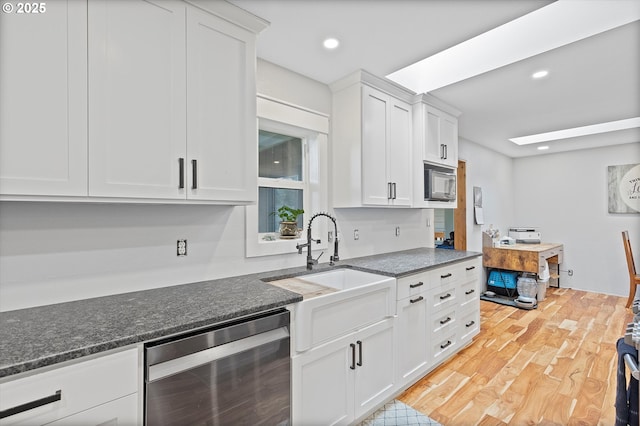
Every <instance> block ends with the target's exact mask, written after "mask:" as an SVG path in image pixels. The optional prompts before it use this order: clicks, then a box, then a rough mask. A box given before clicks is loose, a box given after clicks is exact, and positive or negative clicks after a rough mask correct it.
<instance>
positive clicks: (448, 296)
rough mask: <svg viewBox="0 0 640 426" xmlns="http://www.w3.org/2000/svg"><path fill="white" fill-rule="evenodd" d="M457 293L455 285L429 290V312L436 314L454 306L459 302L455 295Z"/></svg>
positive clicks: (457, 289) (458, 289)
mask: <svg viewBox="0 0 640 426" xmlns="http://www.w3.org/2000/svg"><path fill="white" fill-rule="evenodd" d="M459 291H460V288H456V285H455V283H452V284H449V285H445V286H440V287H437V288H434V289H431V290H429V293H428V295H427V300H428V303H429V305H428V306H429V310H430V312H432V313H436V312H439V311H441V310H442V309H445V308H447V307H450V306H454V305H456V304H457V303H458V302H459V298H458V295H457V293H458V292H459Z"/></svg>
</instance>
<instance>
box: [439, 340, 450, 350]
mask: <svg viewBox="0 0 640 426" xmlns="http://www.w3.org/2000/svg"><path fill="white" fill-rule="evenodd" d="M448 346H451V340H447V343H445V344H444V345H440V349H444V348H446V347H448Z"/></svg>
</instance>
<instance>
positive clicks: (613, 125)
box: [509, 117, 640, 145]
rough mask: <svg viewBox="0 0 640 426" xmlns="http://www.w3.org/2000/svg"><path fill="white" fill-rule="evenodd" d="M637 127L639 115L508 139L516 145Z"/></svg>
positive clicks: (639, 125)
mask: <svg viewBox="0 0 640 426" xmlns="http://www.w3.org/2000/svg"><path fill="white" fill-rule="evenodd" d="M638 127H640V117H634V118H627V119H626V120H618V121H610V122H608V123H599V124H592V125H590V126H582V127H574V128H573V129H564V130H556V131H555V132H547V133H540V134H537V135H529V136H521V137H518V138H511V139H509V140H510V141H511V142H513V143H515V144H517V145H528V144H531V143H538V142H548V141H555V140H558V139H568V138H575V137H578V136H587V135H595V134H598V133H607V132H615V131H617V130H626V129H634V128H638Z"/></svg>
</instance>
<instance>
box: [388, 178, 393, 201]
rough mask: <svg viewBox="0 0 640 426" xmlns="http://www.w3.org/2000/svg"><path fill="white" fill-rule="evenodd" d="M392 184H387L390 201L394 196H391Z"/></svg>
mask: <svg viewBox="0 0 640 426" xmlns="http://www.w3.org/2000/svg"><path fill="white" fill-rule="evenodd" d="M391 185H392V184H391V182H387V198H388V199H389V200H390V199H391V197H392V195H391Z"/></svg>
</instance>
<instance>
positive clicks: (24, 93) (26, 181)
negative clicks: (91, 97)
mask: <svg viewBox="0 0 640 426" xmlns="http://www.w3.org/2000/svg"><path fill="white" fill-rule="evenodd" d="M7 4H8V5H11V4H14V5H15V3H14V2H12V3H7ZM25 4H26V3H25ZM29 4H31V3H29ZM40 4H44V3H40ZM14 7H15V6H14ZM86 7H87V6H86V2H82V1H76V0H68V1H64V0H61V1H55V2H47V3H46V10H45V12H43V13H37V14H18V13H15V11H14V13H1V14H0V57H1V58H2V59H1V60H0V94H1V95H0V194H12V195H61V196H67V195H85V196H86V195H87V77H86V75H87V74H86V73H87V44H86V40H87V39H86V31H87V27H86Z"/></svg>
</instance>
